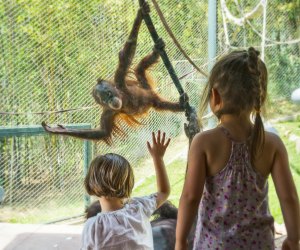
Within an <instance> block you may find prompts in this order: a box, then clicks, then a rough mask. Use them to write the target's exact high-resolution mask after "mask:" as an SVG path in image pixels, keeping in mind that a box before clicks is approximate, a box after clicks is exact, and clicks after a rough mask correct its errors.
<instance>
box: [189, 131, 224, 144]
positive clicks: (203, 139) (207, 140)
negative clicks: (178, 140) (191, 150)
mask: <svg viewBox="0 0 300 250" xmlns="http://www.w3.org/2000/svg"><path fill="white" fill-rule="evenodd" d="M218 138H220V130H219V129H217V128H213V129H209V130H206V131H203V132H201V133H198V134H196V135H195V137H194V139H193V142H192V144H193V145H197V146H201V147H202V148H206V147H210V146H211V145H214V144H215V142H216V141H218Z"/></svg>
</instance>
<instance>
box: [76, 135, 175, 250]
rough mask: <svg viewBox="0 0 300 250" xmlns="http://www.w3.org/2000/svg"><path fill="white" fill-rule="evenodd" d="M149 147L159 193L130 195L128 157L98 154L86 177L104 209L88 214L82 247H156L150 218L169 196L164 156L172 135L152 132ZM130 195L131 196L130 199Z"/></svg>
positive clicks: (140, 249)
mask: <svg viewBox="0 0 300 250" xmlns="http://www.w3.org/2000/svg"><path fill="white" fill-rule="evenodd" d="M152 142H153V145H152V146H151V145H150V143H149V142H147V146H148V150H149V152H150V154H151V156H152V158H153V162H154V166H155V172H156V180H157V193H155V194H152V195H149V196H145V197H139V198H131V199H128V198H129V197H130V195H131V191H132V188H133V185H134V176H133V171H132V168H131V166H130V164H129V163H128V161H127V160H126V159H125V158H123V157H122V156H120V155H117V154H106V155H100V156H97V157H96V158H95V159H94V160H93V161H92V162H91V165H90V168H89V171H88V174H87V176H86V178H85V188H86V190H87V192H88V194H90V195H95V196H97V198H98V199H99V202H100V205H101V209H102V212H101V213H98V214H97V215H96V216H94V217H91V218H89V219H88V220H87V221H86V223H85V226H84V229H83V235H82V247H81V249H82V250H92V249H93V250H98V249H115V250H120V249H126V250H127V249H128V250H131V249H132V250H134V249H138V250H143V249H153V238H152V231H151V225H150V221H149V218H150V216H151V214H152V213H153V212H154V210H156V209H157V208H158V207H159V206H161V205H162V204H163V202H164V201H165V200H166V199H167V198H168V196H169V193H170V184H169V179H168V176H167V173H166V169H165V165H164V161H163V156H164V154H165V151H166V148H167V147H168V145H169V143H170V139H168V140H166V139H165V133H163V134H162V136H161V132H160V131H158V134H157V136H156V135H155V134H154V133H152ZM127 199H128V200H127Z"/></svg>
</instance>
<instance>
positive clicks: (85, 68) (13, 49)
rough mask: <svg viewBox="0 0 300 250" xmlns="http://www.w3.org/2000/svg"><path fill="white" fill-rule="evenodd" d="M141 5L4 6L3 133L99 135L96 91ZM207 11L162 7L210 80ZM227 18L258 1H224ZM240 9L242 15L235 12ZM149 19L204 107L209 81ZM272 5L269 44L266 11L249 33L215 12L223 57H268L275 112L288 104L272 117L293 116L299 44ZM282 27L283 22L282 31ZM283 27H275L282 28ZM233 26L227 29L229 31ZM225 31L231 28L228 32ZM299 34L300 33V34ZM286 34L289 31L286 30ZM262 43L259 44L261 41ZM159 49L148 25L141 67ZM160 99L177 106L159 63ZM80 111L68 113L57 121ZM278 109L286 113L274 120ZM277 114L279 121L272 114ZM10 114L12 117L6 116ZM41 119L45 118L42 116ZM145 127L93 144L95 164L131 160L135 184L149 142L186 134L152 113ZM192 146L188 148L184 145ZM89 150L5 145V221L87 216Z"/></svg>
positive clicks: (1, 209) (34, 141) (0, 170)
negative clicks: (41, 130) (256, 53)
mask: <svg viewBox="0 0 300 250" xmlns="http://www.w3.org/2000/svg"><path fill="white" fill-rule="evenodd" d="M137 2H138V1H133V0H132V1H119V0H100V1H99V0H87V1H75V0H48V1H45V0H22V1H16V0H2V1H1V2H0V20H1V22H0V34H1V36H0V53H1V57H0V90H1V97H0V107H1V108H0V112H1V116H0V126H2V127H1V128H0V130H1V129H4V128H11V127H16V126H27V127H31V126H33V125H39V124H41V122H42V121H46V122H47V123H49V124H81V123H88V124H90V126H91V127H92V128H95V127H97V126H99V123H100V114H101V108H99V107H97V106H95V102H94V100H93V98H92V96H91V90H92V87H93V86H94V85H95V83H96V80H97V79H98V78H100V77H102V78H111V77H112V76H113V74H114V70H115V69H116V66H117V63H118V52H119V50H120V49H121V48H122V46H123V45H124V43H125V41H126V38H127V36H128V34H129V32H130V29H131V26H132V23H133V20H134V17H135V14H136V11H137V9H138V3H137ZM207 2H208V1H204V0H189V1H171V0H166V1H160V2H159V4H160V7H161V9H162V11H163V13H164V16H165V18H166V20H167V22H168V24H169V25H170V27H171V29H172V31H173V32H174V34H175V36H176V37H177V39H178V40H179V42H180V43H181V45H182V47H183V48H184V50H185V51H186V53H187V54H188V55H190V57H191V58H192V59H193V60H194V62H195V63H196V64H197V65H198V66H200V67H201V69H203V70H204V71H206V72H208V71H209V69H208V63H209V62H208V58H207V48H208V25H209V21H208V16H207V13H208V12H207V10H208V3H207ZM226 4H227V8H228V10H229V11H230V12H231V13H232V14H233V15H236V16H242V14H241V13H243V12H241V11H244V12H247V11H250V10H251V9H253V8H254V6H255V4H257V3H256V1H254V0H253V1H240V2H239V3H237V1H226ZM237 4H238V6H237ZM151 7H152V12H151V17H152V19H153V22H154V24H155V26H156V28H157V31H158V33H159V35H160V36H161V37H162V38H163V39H164V41H165V43H166V51H167V53H168V55H169V57H170V59H171V61H172V63H173V66H174V68H175V70H176V72H177V74H178V76H179V77H180V76H183V75H185V77H184V78H183V79H182V80H181V83H182V85H183V88H184V89H185V91H186V92H187V94H188V95H189V97H190V102H191V104H192V105H193V106H195V107H197V106H198V104H199V100H200V96H201V92H202V89H203V87H204V86H205V82H206V79H205V77H203V76H202V75H201V74H200V73H198V72H196V71H195V70H194V69H193V67H192V66H191V65H190V64H189V62H188V61H187V60H185V58H184V57H183V56H182V54H181V53H180V52H179V50H178V49H177V48H176V46H175V45H174V43H173V42H172V40H171V39H170V37H169V36H168V34H167V33H166V31H165V29H164V28H163V25H162V23H161V22H160V20H159V17H158V16H157V14H156V12H155V10H154V8H153V6H152V5H151ZM277 7H278V6H276V5H275V4H273V3H269V4H268V5H267V8H266V9H267V19H266V20H267V21H266V32H265V36H266V37H268V39H270V41H268V40H266V41H265V43H262V37H261V36H260V35H259V34H261V33H262V29H263V10H260V11H259V12H257V13H256V15H255V17H253V18H252V19H249V20H248V21H249V22H250V24H248V23H247V22H245V23H244V25H242V26H238V25H236V24H234V23H232V22H230V20H229V19H228V18H227V19H226V17H225V18H224V15H225V14H224V8H222V6H221V4H220V3H218V47H217V48H218V50H217V51H218V54H217V57H218V56H220V55H222V54H224V53H226V52H228V51H229V50H231V49H235V48H244V47H248V46H250V45H251V46H256V47H258V48H259V49H260V50H261V48H262V47H261V45H262V44H263V48H264V51H265V61H266V63H267V65H268V68H269V72H270V85H269V86H270V98H269V99H270V102H272V103H274V102H282V103H284V105H278V106H276V107H275V108H274V107H273V109H274V110H272V114H273V116H276V115H278V114H280V113H285V112H286V113H288V112H294V110H295V109H296V107H294V106H293V105H292V104H291V103H290V102H289V99H290V94H291V92H292V91H293V90H294V89H295V88H297V87H299V86H300V59H299V58H300V56H299V46H300V45H299V42H295V43H291V44H290V43H283V44H278V43H276V42H274V41H277V42H281V41H287V40H292V39H297V34H298V36H299V37H300V35H299V28H295V29H294V28H293V25H292V24H291V23H290V22H291V20H290V19H289V18H288V17H287V16H286V15H285V12H284V10H282V11H280V9H279V10H278V8H277ZM278 19H280V22H278ZM278 23H279V24H280V26H278V25H277V24H278ZM225 24H226V25H225ZM225 26H227V27H226V28H225ZM298 26H299V25H298ZM287 27H289V28H287ZM258 33H259V34H258ZM152 47H153V43H152V40H151V38H150V35H149V33H148V30H147V28H146V26H145V25H144V24H143V25H142V27H141V31H140V33H139V38H138V46H137V52H136V56H135V59H134V63H137V62H138V60H139V59H141V58H142V57H143V56H145V55H146V54H148V53H149V52H151V50H152ZM151 73H152V76H153V78H154V79H155V82H156V87H155V88H156V90H157V91H158V93H159V94H160V95H161V96H164V97H165V98H166V99H168V100H171V101H177V100H178V99H179V95H178V92H177V90H176V88H175V86H174V85H173V83H172V81H171V79H170V77H169V76H168V73H167V71H166V69H165V68H164V66H163V64H162V62H160V63H159V64H157V65H156V66H155V67H153V68H152V70H151ZM69 109H74V110H71V111H68V112H57V111H62V110H69ZM276 109H280V110H276ZM273 111H274V112H273ZM5 112H6V113H5ZM37 113H38V114H37ZM140 121H141V123H142V124H143V125H142V126H136V127H128V126H127V125H126V124H125V123H124V124H122V129H123V130H124V131H125V133H126V135H125V136H124V137H122V138H121V137H114V138H113V140H114V144H113V145H112V146H110V147H109V146H107V145H105V144H104V143H103V142H99V143H93V146H92V155H95V154H98V153H101V154H103V153H107V152H111V151H113V152H115V153H119V154H122V155H124V156H125V157H126V158H128V159H129V160H130V162H131V163H132V165H133V166H134V168H135V171H136V181H139V180H140V179H142V178H143V176H144V175H145V174H146V173H147V174H149V173H148V172H146V171H144V169H143V164H144V161H143V160H144V159H146V158H147V157H148V155H147V149H146V144H145V140H147V139H149V136H150V133H151V131H155V130H158V129H162V130H165V131H166V132H167V133H168V135H169V136H171V137H173V138H176V137H179V136H181V135H182V134H183V123H184V122H185V121H186V119H185V116H184V114H181V113H176V114H175V113H170V112H161V113H159V112H155V111H150V112H149V114H147V116H144V117H142V118H141V119H140ZM186 143H187V141H186ZM83 147H84V142H83V141H81V140H76V139H72V138H64V137H59V136H49V135H46V134H44V135H38V136H28V137H17V136H13V137H1V138H0V186H2V187H3V188H4V190H5V194H6V195H5V199H4V201H3V202H2V204H1V206H0V221H10V222H23V223H39V222H50V221H55V220H58V219H61V218H64V217H69V216H75V215H78V214H81V213H82V212H83V210H84V189H83V176H84V161H85V160H84V157H85V156H84V151H83Z"/></svg>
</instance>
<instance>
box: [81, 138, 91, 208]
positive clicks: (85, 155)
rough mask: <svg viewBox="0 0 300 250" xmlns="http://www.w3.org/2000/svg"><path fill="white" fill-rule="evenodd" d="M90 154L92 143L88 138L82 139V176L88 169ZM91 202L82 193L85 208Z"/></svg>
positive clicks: (87, 196)
mask: <svg viewBox="0 0 300 250" xmlns="http://www.w3.org/2000/svg"><path fill="white" fill-rule="evenodd" d="M91 156H92V143H91V142H90V141H88V140H84V143H83V174H84V177H85V176H86V175H87V172H88V170H89V164H90V162H91ZM90 204H91V197H90V196H89V195H88V194H87V193H86V192H85V193H84V206H85V208H87V207H88V206H89V205H90Z"/></svg>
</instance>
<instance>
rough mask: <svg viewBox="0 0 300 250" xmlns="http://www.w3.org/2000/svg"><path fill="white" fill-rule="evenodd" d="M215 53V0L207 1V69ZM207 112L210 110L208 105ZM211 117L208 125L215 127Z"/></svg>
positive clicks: (211, 63) (212, 61) (211, 65)
mask: <svg viewBox="0 0 300 250" xmlns="http://www.w3.org/2000/svg"><path fill="white" fill-rule="evenodd" d="M216 55H217V0H209V1H208V62H209V64H208V69H209V71H211V69H212V67H213V65H214V63H215V58H216ZM208 112H211V110H210V108H209V107H208ZM215 126H216V124H215V121H214V119H213V118H210V119H209V120H208V127H209V128H212V127H215Z"/></svg>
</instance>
